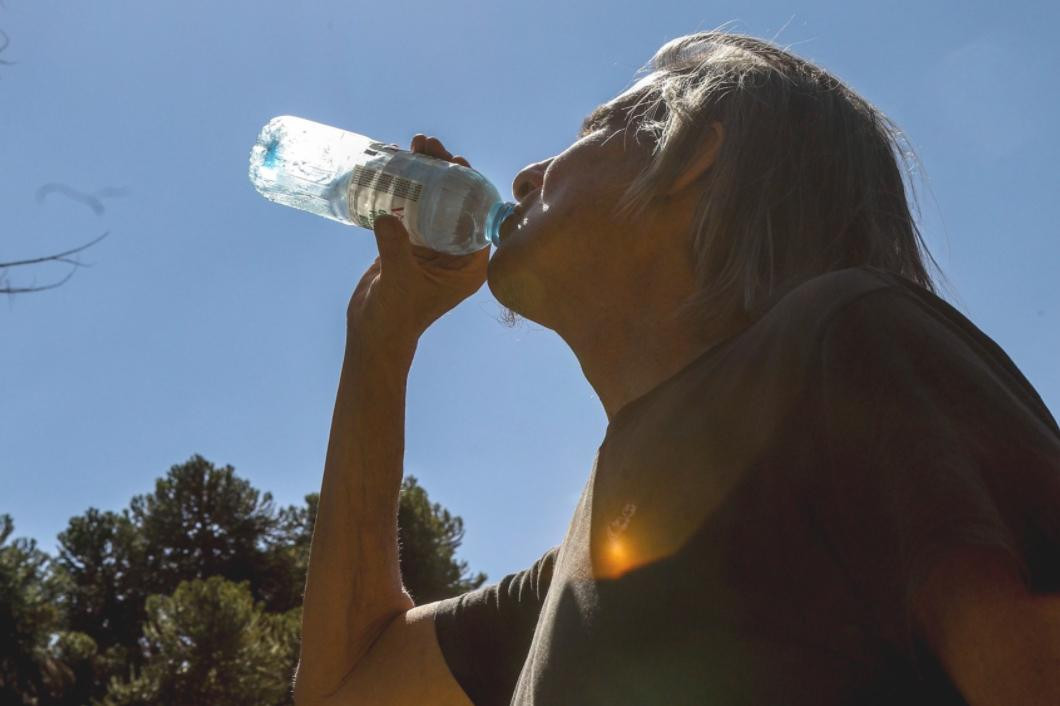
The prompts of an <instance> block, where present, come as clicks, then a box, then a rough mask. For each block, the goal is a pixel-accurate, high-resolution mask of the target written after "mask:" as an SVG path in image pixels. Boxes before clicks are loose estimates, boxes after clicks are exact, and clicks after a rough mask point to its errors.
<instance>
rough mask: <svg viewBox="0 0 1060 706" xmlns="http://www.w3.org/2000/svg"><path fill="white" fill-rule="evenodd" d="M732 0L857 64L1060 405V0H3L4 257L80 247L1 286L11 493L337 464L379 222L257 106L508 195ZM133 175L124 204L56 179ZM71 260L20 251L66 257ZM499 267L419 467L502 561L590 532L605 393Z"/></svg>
mask: <svg viewBox="0 0 1060 706" xmlns="http://www.w3.org/2000/svg"><path fill="white" fill-rule="evenodd" d="M726 22H732V23H733V24H732V28H733V29H734V30H736V31H740V32H744V33H748V34H753V35H757V36H764V37H770V38H771V37H776V38H777V41H778V42H779V43H780V44H783V45H786V46H789V47H790V48H791V49H792V50H793V51H795V52H796V53H798V54H801V55H802V56H805V57H807V58H809V59H811V60H813V61H815V62H817V63H819V64H821V65H823V66H825V67H826V68H829V69H831V70H832V71H834V72H835V73H837V74H838V75H839V76H840V77H841V78H843V79H844V80H846V81H847V82H848V83H850V84H851V85H852V86H853V87H854V88H855V89H856V90H858V91H859V92H860V93H862V95H864V96H865V97H867V98H868V99H869V100H870V101H872V102H873V103H874V104H876V105H877V106H879V107H880V108H881V109H882V110H883V111H884V112H886V113H887V114H888V115H890V116H891V117H892V118H893V119H895V120H896V121H897V122H898V124H899V125H900V126H902V127H903V129H904V130H905V131H906V132H907V134H908V135H909V137H910V139H911V141H912V143H913V145H914V146H915V147H916V149H917V150H918V152H919V155H920V158H921V160H922V163H923V167H924V170H923V173H922V174H921V176H922V177H923V178H924V181H923V182H922V185H923V186H924V187H925V188H924V189H923V191H922V204H921V205H922V210H923V214H922V225H923V228H924V232H925V235H926V238H927V240H928V243H929V245H930V246H931V248H932V250H933V251H934V253H935V255H936V257H937V258H938V260H939V262H940V264H941V265H942V267H943V270H944V271H945V272H946V273H947V275H948V277H949V280H950V283H951V288H950V290H949V295H948V298H949V299H950V300H951V301H952V302H953V303H954V304H955V305H956V306H958V308H959V309H961V310H962V311H963V312H964V313H965V314H966V315H967V316H969V317H970V318H971V319H972V321H973V322H975V323H976V324H977V325H978V326H979V327H980V328H982V329H983V330H984V331H985V332H986V333H987V334H988V335H990V336H991V337H992V338H994V339H995V340H996V341H997V342H998V343H999V344H1000V345H1001V346H1002V347H1003V348H1004V349H1005V350H1006V351H1007V352H1008V353H1009V355H1010V356H1011V357H1012V358H1013V359H1014V361H1015V362H1016V364H1017V365H1018V366H1019V367H1020V369H1021V370H1023V372H1024V374H1025V375H1027V377H1028V378H1029V379H1030V381H1031V383H1032V384H1034V385H1035V387H1036V388H1037V389H1038V390H1039V392H1040V393H1041V395H1042V396H1043V398H1044V399H1045V401H1046V403H1047V404H1048V405H1049V406H1050V408H1051V409H1052V410H1053V412H1054V414H1056V413H1057V412H1058V411H1060V371H1058V367H1057V365H1056V360H1057V357H1058V354H1060V284H1058V281H1057V274H1056V268H1057V264H1058V263H1060V240H1058V238H1057V226H1056V224H1055V215H1054V212H1055V206H1056V201H1057V197H1058V196H1060V192H1058V189H1057V187H1058V185H1060V183H1058V182H1060V180H1058V178H1057V176H1056V167H1055V165H1056V163H1057V158H1058V157H1060V138H1058V136H1057V131H1056V130H1055V126H1056V125H1057V124H1060V88H1058V83H1057V82H1056V80H1055V78H1054V76H1055V73H1056V70H1057V68H1058V65H1060V62H1058V50H1057V45H1056V42H1055V36H1054V35H1055V28H1056V27H1057V26H1058V24H1060V12H1058V10H1057V9H1056V5H1055V4H1053V3H1041V2H1037V1H1034V2H1030V1H1027V0H1019V1H1017V2H1010V3H1005V4H1003V5H1000V4H997V3H985V2H960V3H958V2H944V3H932V4H930V5H929V6H926V7H925V4H924V3H921V2H890V3H860V2H859V3H851V2H842V3H841V2H832V3H826V2H817V1H808V2H803V3H798V4H795V3H789V2H757V3H747V2H733V1H730V0H724V1H722V2H713V3H702V2H698V3H692V2H662V3H637V4H629V5H622V4H615V3H613V2H603V1H601V0H591V1H587V2H580V1H578V0H562V1H556V0H540V1H536V2H530V3H508V2H496V1H490V2H487V1H486V0H476V1H474V2H468V1H457V2H449V3H444V4H438V3H433V2H425V1H423V2H420V1H417V2H403V1H401V0H395V1H393V2H387V3H364V2H356V1H355V2H350V1H349V0H346V1H345V2H334V1H331V0H321V1H319V2H313V3H288V2H284V3H281V2H274V1H271V0H255V1H254V2H249V1H247V0H228V1H226V2H223V3H219V2H209V3H208V2H203V1H201V0H185V1H184V2H179V3H178V2H173V1H171V0H157V1H155V2H151V3H143V2H132V1H128V0H127V1H124V2H121V1H117V0H97V1H96V2H90V3H89V2H76V3H75V2H57V1H55V0H5V2H4V5H3V6H0V29H2V30H3V31H4V32H6V33H7V35H8V36H9V37H10V46H9V47H8V48H7V50H6V51H5V52H4V53H3V55H2V56H0V58H5V59H7V60H11V61H16V62H17V63H16V64H14V65H11V66H0V167H2V168H0V213H2V216H3V218H2V220H0V261H8V260H15V259H20V258H25V257H32V256H35V255H40V254H43V253H48V252H55V251H59V250H63V249H66V248H70V247H74V246H76V245H79V244H81V243H83V242H85V241H87V240H89V239H91V238H92V237H95V236H96V235H98V234H100V233H102V232H104V231H109V232H110V235H109V237H108V238H107V239H105V240H104V241H102V242H100V243H99V244H98V245H96V246H94V247H93V248H92V249H91V250H90V251H88V252H86V253H85V254H84V256H83V257H82V260H83V261H84V262H85V263H89V264H91V265H92V266H91V267H90V268H84V269H81V270H80V271H78V272H77V273H76V274H75V276H74V277H73V278H72V279H71V280H70V281H69V282H67V283H66V284H65V285H63V286H62V287H60V288H58V289H55V290H51V291H47V292H42V293H38V294H29V295H20V296H16V297H11V298H4V299H0V400H2V403H3V404H0V512H9V513H11V514H12V515H13V516H14V519H15V523H16V535H25V536H32V537H36V538H37V539H38V540H39V541H40V542H41V544H42V545H43V546H44V547H45V548H47V549H52V548H53V547H54V541H55V535H56V534H57V533H58V532H59V531H60V530H61V529H63V528H64V527H65V526H66V523H67V522H68V520H69V518H70V517H71V516H73V515H76V514H79V513H82V512H84V511H85V510H86V509H87V508H88V507H90V506H95V507H99V508H103V509H118V508H121V507H124V506H125V505H126V504H127V503H128V501H129V499H130V497H131V496H132V495H134V494H137V493H143V492H147V491H149V490H150V488H151V485H152V482H153V480H154V479H155V478H156V477H158V476H160V475H162V474H163V473H165V471H166V470H167V469H168V468H169V467H170V466H171V465H173V464H176V463H180V462H182V461H184V460H186V459H187V458H188V457H189V456H191V455H192V454H194V453H200V454H202V455H204V456H205V457H206V458H208V459H210V460H212V461H214V462H215V463H218V464H225V463H230V464H232V465H234V466H235V467H236V469H237V471H238V472H239V473H240V474H242V475H243V476H245V477H247V478H249V479H250V480H251V481H252V482H253V483H254V484H255V485H256V486H258V487H259V488H261V489H264V490H270V491H272V492H273V494H274V495H275V496H276V499H277V500H278V501H279V502H280V503H283V504H287V503H296V502H300V501H301V498H302V496H303V495H304V494H305V493H307V492H311V491H315V490H316V489H317V488H318V487H319V482H320V473H321V468H322V464H323V459H324V452H325V447H326V443H327V433H328V425H329V420H330V414H331V407H332V403H333V401H334V394H335V386H336V382H337V379H338V370H339V364H340V360H341V355H342V347H343V340H344V311H345V307H346V302H347V300H348V297H349V295H350V293H351V292H352V290H353V287H354V285H355V284H356V282H357V280H358V279H359V278H360V275H361V273H362V272H363V271H364V269H365V268H366V267H367V266H368V265H369V264H370V263H371V262H372V260H373V259H374V257H375V242H374V239H373V238H372V235H371V233H370V232H369V231H367V230H362V229H354V228H349V227H345V226H342V225H339V224H337V223H334V222H332V221H328V220H325V219H322V218H317V217H313V216H310V215H308V214H305V213H302V212H299V211H295V210H293V209H288V208H283V207H280V206H276V205H274V204H271V203H269V202H267V201H265V200H264V199H262V198H261V197H260V196H258V195H257V194H256V193H255V191H254V189H253V188H252V187H251V186H250V184H249V183H248V181H247V177H246V171H247V156H248V152H249V149H250V146H251V144H252V143H253V140H254V137H255V136H256V134H257V131H258V129H259V128H260V127H261V125H263V124H264V123H265V122H266V121H267V120H268V119H269V118H271V117H272V116H274V115H281V114H294V115H301V116H305V117H308V118H311V119H314V120H318V121H321V122H325V123H330V124H333V125H338V126H341V127H345V128H347V129H350V130H354V131H356V132H360V133H363V134H366V135H369V136H371V137H373V138H376V139H380V140H383V141H386V142H397V143H399V144H402V145H406V144H407V143H408V140H409V139H410V138H411V136H412V135H413V134H415V133H416V132H424V133H427V134H432V135H436V136H438V137H440V138H441V139H442V140H443V141H444V142H445V143H446V145H447V146H449V147H450V148H451V149H452V150H453V152H455V153H461V154H464V155H465V156H467V157H468V159H469V160H470V161H471V163H472V165H473V166H474V167H476V168H477V169H479V170H480V171H482V172H483V173H484V174H485V175H486V176H488V177H489V178H491V179H492V180H493V181H494V182H495V183H496V184H497V186H498V188H499V189H500V190H501V192H502V193H504V194H508V193H509V192H510V186H511V181H512V178H513V177H514V175H515V174H516V172H518V170H519V169H520V168H521V167H522V166H524V165H525V164H527V163H530V162H535V161H538V160H540V159H543V158H545V157H547V156H550V155H552V154H554V153H556V152H558V151H560V150H562V149H564V148H565V147H566V146H567V145H568V144H569V143H570V142H571V141H572V140H573V138H574V136H575V133H576V131H577V128H578V125H579V123H580V121H581V118H582V117H583V116H584V115H585V114H586V113H588V112H589V111H590V110H591V109H592V108H593V107H594V106H595V105H597V104H598V103H600V102H603V101H605V100H607V99H608V98H610V97H612V96H613V95H614V94H616V93H618V92H620V91H621V90H622V89H624V88H625V87H627V86H628V85H629V83H630V79H631V77H632V76H633V74H634V72H635V71H636V70H637V68H638V67H640V66H641V65H642V64H643V63H644V62H646V61H647V60H648V58H650V56H651V54H652V53H653V52H654V50H655V49H656V48H657V47H658V46H659V45H661V44H662V43H664V42H665V41H667V40H669V39H671V38H673V37H675V36H679V35H682V34H686V33H689V32H693V31H696V30H701V29H710V28H713V27H716V26H718V25H721V24H722V23H726ZM53 182H61V183H65V184H68V185H70V186H72V187H74V188H77V189H79V190H82V191H84V192H98V191H100V190H103V189H106V188H120V189H122V190H125V191H124V192H121V191H119V192H118V193H119V194H123V195H118V196H110V197H106V198H104V199H103V201H104V204H105V206H106V210H105V211H104V212H103V213H102V214H100V215H96V214H95V213H93V212H92V211H91V210H90V209H88V208H86V207H85V206H84V205H82V204H79V203H76V202H74V201H71V200H69V199H66V198H63V197H62V196H59V195H56V194H52V195H48V196H47V197H46V198H44V199H43V201H38V199H37V198H36V194H37V191H38V189H39V188H40V187H41V186H43V185H45V184H48V183H53ZM66 272H67V270H66V268H65V267H62V266H51V267H48V268H40V269H37V270H34V271H32V272H28V271H26V272H11V273H10V278H11V282H10V283H11V284H32V283H33V282H34V280H35V281H36V283H37V284H45V283H47V282H50V281H53V280H55V279H59V278H61V277H62V276H64V275H65V274H66ZM500 311H501V310H500V308H499V305H498V304H497V303H496V301H495V300H494V299H493V297H492V295H491V294H490V292H489V290H488V289H487V288H486V287H483V288H482V289H481V290H480V291H479V292H478V293H477V294H475V295H474V296H473V297H471V298H470V299H469V300H468V301H466V302H464V303H463V304H462V305H461V306H460V307H459V308H457V309H456V310H454V311H453V312H451V313H450V314H448V315H447V316H445V317H444V318H443V319H441V320H440V321H439V322H437V323H436V325H435V326H434V327H433V328H432V329H431V330H429V331H428V332H427V333H426V334H425V336H424V337H423V339H422V340H421V342H420V346H419V351H418V354H417V358H416V361H415V363H414V366H413V369H412V373H411V377H410V380H409V393H408V413H407V433H406V472H407V473H412V474H414V475H416V476H417V477H418V478H419V479H420V481H421V483H422V485H424V486H425V487H426V488H427V490H428V492H429V493H430V494H431V496H432V498H433V499H435V500H437V501H439V502H441V503H442V504H444V505H445V506H447V507H448V508H449V509H450V510H452V511H453V512H455V513H457V514H460V515H462V516H463V518H464V520H465V527H466V538H465V542H464V546H463V549H462V551H461V556H462V557H463V558H464V559H466V560H467V561H468V562H469V564H470V565H471V567H472V568H473V569H475V570H482V571H486V572H487V573H488V574H489V575H490V577H491V579H498V578H500V577H501V576H502V575H503V574H505V573H508V572H510V571H514V570H517V569H520V568H523V567H525V566H527V565H528V564H529V563H531V562H532V561H533V560H534V559H536V558H537V557H538V556H540V554H542V553H543V552H544V551H545V550H547V549H548V548H549V547H551V546H553V545H555V544H557V543H558V542H559V541H560V540H561V539H562V537H563V534H564V532H565V531H566V528H567V524H568V521H569V518H570V514H571V511H572V510H573V507H574V502H575V500H576V498H577V496H578V494H579V492H580V490H581V488H582V486H583V484H584V482H585V480H586V477H587V475H588V473H589V470H590V466H591V462H592V458H593V454H594V453H595V451H596V448H597V446H598V445H599V443H600V442H601V440H602V438H603V434H604V430H605V427H606V418H605V416H604V414H603V411H602V408H601V407H600V404H599V402H598V400H597V399H596V398H595V396H594V394H593V390H592V388H590V387H589V385H588V383H586V381H585V379H584V378H583V376H582V374H581V371H580V369H579V367H578V364H577V361H576V360H575V358H574V356H573V355H572V354H571V352H570V351H569V349H567V348H566V346H565V345H564V344H563V342H562V341H561V340H560V339H559V338H558V337H557V336H556V335H555V334H553V333H552V332H551V331H548V330H546V329H543V328H541V327H539V326H536V325H534V324H529V323H523V324H522V325H520V326H519V327H518V328H516V329H508V328H505V327H504V326H502V325H501V324H500V323H498V321H497V316H498V315H499V313H500Z"/></svg>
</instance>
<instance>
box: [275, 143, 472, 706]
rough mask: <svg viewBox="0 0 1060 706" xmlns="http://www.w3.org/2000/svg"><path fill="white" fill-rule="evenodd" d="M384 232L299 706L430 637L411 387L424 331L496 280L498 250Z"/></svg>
mask: <svg viewBox="0 0 1060 706" xmlns="http://www.w3.org/2000/svg"><path fill="white" fill-rule="evenodd" d="M413 150H415V151H420V152H425V153H427V154H431V155H432V156H436V157H439V158H443V159H449V160H450V161H458V162H460V163H462V164H466V162H465V161H463V160H462V159H461V158H458V157H457V158H454V157H452V155H450V154H449V153H448V152H446V151H445V148H444V147H442V146H441V144H440V143H438V141H437V140H433V138H432V139H430V140H427V139H424V138H423V136H421V135H418V136H417V137H416V138H414V140H413ZM375 233H376V242H377V244H378V246H379V258H378V259H377V260H376V261H375V262H374V263H373V264H372V266H371V267H369V269H368V271H367V272H366V273H365V274H364V276H363V277H362V279H361V281H360V283H359V284H358V285H357V288H356V290H355V291H354V294H353V297H352V298H351V300H350V306H349V309H348V311H347V343H346V352H345V358H344V360H343V364H342V372H341V375H340V379H339V387H338V394H337V398H336V401H335V411H334V415H333V417H332V424H331V436H330V439H329V442H328V451H327V457H326V459H325V462H324V478H323V482H322V484H321V491H320V506H319V509H318V514H317V520H316V526H315V529H314V532H313V543H312V548H311V550H310V558H309V572H308V577H307V581H306V594H305V603H304V606H303V613H302V647H301V655H300V660H299V665H298V672H297V675H296V679H295V692H294V696H295V700H296V702H298V703H299V704H318V703H322V702H324V701H325V699H327V698H328V697H329V696H331V695H334V694H336V692H337V690H338V689H339V687H340V686H343V692H344V693H348V691H349V688H350V687H349V686H346V685H347V684H350V683H353V682H356V681H357V680H356V679H353V680H351V679H350V677H351V676H352V675H354V674H355V673H358V674H363V670H359V665H361V664H362V663H367V662H368V658H367V656H368V655H369V653H370V652H371V651H372V650H373V645H375V644H377V642H378V644H380V645H382V644H384V643H386V644H391V643H393V642H394V640H395V639H396V638H393V637H391V639H389V640H387V639H384V638H383V637H382V636H384V634H387V635H412V634H414V635H416V636H417V638H416V639H418V640H422V639H425V638H426V637H427V634H426V631H425V629H424V628H423V627H422V626H423V624H426V623H425V622H424V621H423V620H422V619H421V620H419V621H413V623H412V624H414V625H419V626H420V627H419V628H416V629H410V630H404V629H403V628H402V626H403V625H405V624H406V620H405V617H404V616H405V613H406V612H407V611H409V609H410V608H412V607H413V602H412V600H411V598H409V596H408V594H407V593H406V592H405V590H404V588H403V586H402V583H401V573H400V568H399V563H398V545H397V502H398V493H399V490H400V486H401V476H402V459H403V456H404V428H405V390H406V381H407V377H408V372H409V369H410V367H411V365H412V359H413V356H414V354H415V350H416V344H417V341H418V340H419V336H420V334H422V333H423V331H425V330H426V329H427V327H429V326H430V325H431V323H433V322H434V321H435V320H436V319H438V318H439V317H440V316H441V315H442V314H444V313H445V312H446V311H448V310H450V309H452V308H453V307H454V306H456V305H457V304H458V303H459V302H460V301H462V300H463V299H465V298H466V297H468V296H470V295H471V294H472V293H473V292H474V291H475V290H477V289H478V288H479V287H480V286H482V283H483V282H484V281H485V275H486V264H487V262H488V250H483V251H480V252H478V253H474V254H471V255H464V256H453V255H446V254H442V253H437V252H434V251H431V250H428V249H426V248H419V247H417V246H413V245H411V244H410V243H409V241H408V234H407V232H406V231H405V229H404V227H403V226H402V225H401V223H400V222H399V221H398V220H397V219H395V218H393V217H382V218H380V219H379V220H377V222H376V229H375ZM422 617H423V616H421V618H422ZM428 617H429V616H428ZM429 637H430V639H431V640H433V631H432V633H431V634H430V636H429ZM430 646H431V645H427V647H430ZM433 649H434V651H435V654H431V653H429V652H428V653H427V654H428V655H429V656H430V657H431V658H432V659H435V662H434V663H435V666H437V663H436V662H437V661H438V660H440V659H441V658H440V655H438V654H436V653H437V643H436V642H435V643H433ZM373 661H374V662H378V659H376V660H373ZM441 664H442V665H443V666H444V663H441ZM408 676H409V677H410V678H415V676H414V675H412V674H409V675H408ZM448 678H449V680H450V681H451V680H452V677H451V675H450V676H448ZM453 685H455V682H454V683H453ZM451 686H452V685H451Z"/></svg>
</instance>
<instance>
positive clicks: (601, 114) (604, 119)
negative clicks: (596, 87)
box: [578, 71, 659, 138]
mask: <svg viewBox="0 0 1060 706" xmlns="http://www.w3.org/2000/svg"><path fill="white" fill-rule="evenodd" d="M658 76H659V73H658V72H657V71H656V72H653V73H650V74H648V75H647V76H644V77H642V78H641V79H640V80H639V81H637V82H636V83H634V84H633V85H632V86H630V87H629V88H627V89H626V90H624V91H623V92H622V93H619V94H618V95H617V96H615V97H614V98H612V99H611V100H609V101H607V102H606V103H603V104H601V105H599V106H597V107H596V108H594V109H593V111H592V112H591V113H589V115H587V116H586V118H585V120H583V121H582V125H581V129H580V130H579V131H578V137H579V138H581V137H585V136H586V135H588V134H589V133H591V132H592V131H593V130H595V129H596V128H598V127H601V126H603V125H606V124H607V123H608V122H609V121H610V120H612V119H613V118H615V117H616V116H618V115H622V114H624V113H625V112H626V111H628V110H629V108H630V107H632V105H633V104H634V103H636V102H637V100H638V99H639V98H640V97H641V95H642V94H643V93H644V92H645V91H646V90H647V88H648V87H649V86H650V85H651V84H652V83H654V82H655V80H656V79H657V78H658Z"/></svg>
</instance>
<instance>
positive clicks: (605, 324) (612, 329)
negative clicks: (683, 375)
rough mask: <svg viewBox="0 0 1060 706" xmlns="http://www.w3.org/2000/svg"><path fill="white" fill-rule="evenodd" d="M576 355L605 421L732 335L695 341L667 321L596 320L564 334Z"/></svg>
mask: <svg viewBox="0 0 1060 706" xmlns="http://www.w3.org/2000/svg"><path fill="white" fill-rule="evenodd" d="M560 335H561V336H562V337H563V339H564V340H565V341H566V342H567V344H568V345H569V346H570V347H571V350H573V351H574V355H575V356H576V357H577V358H578V362H579V363H580V364H581V367H582V372H583V373H584V374H585V377H586V379H587V380H588V381H589V384H590V385H592V386H593V389H594V390H595V391H596V395H597V397H599V398H600V402H601V403H602V404H603V406H604V411H605V413H606V414H607V419H608V421H610V420H611V419H612V418H614V416H615V414H616V413H617V412H618V410H620V409H622V407H624V406H625V405H626V404H628V403H629V402H632V401H633V400H635V399H637V398H638V397H640V396H642V395H644V394H645V393H647V392H649V391H650V390H652V389H654V388H655V387H657V386H658V385H659V384H660V383H662V382H664V381H665V380H667V379H668V378H670V377H671V376H673V375H674V374H675V373H677V372H679V371H680V370H682V369H683V368H684V367H685V366H687V365H688V364H689V363H691V362H692V361H693V360H695V359H696V358H697V357H698V356H700V355H702V354H703V353H704V352H706V350H707V349H709V348H710V347H712V346H713V345H715V344H716V343H718V342H719V341H721V340H722V339H723V338H725V337H727V336H728V333H725V332H722V331H719V332H718V333H717V334H716V335H711V336H705V337H704V336H698V337H693V336H691V335H690V332H689V330H688V327H687V325H682V324H681V323H679V322H678V321H674V320H672V319H670V318H669V317H667V316H658V317H655V316H644V317H640V318H636V319H630V318H629V317H626V318H621V319H615V320H607V319H606V318H597V319H595V320H594V326H593V327H592V328H591V330H581V331H578V332H577V333H567V332H560Z"/></svg>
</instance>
